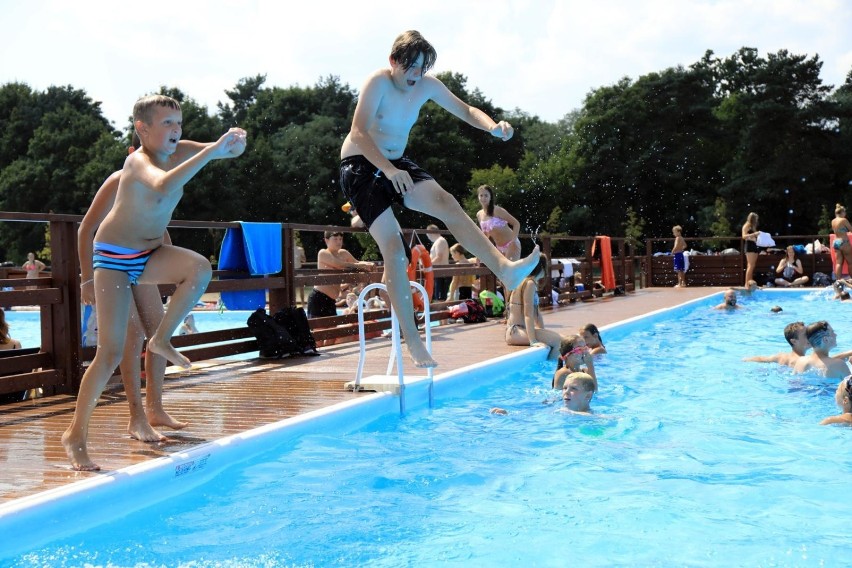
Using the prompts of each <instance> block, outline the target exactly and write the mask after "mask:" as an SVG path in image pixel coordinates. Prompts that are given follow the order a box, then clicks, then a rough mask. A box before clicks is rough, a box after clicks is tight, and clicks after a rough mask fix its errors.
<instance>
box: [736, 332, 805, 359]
mask: <svg viewBox="0 0 852 568" xmlns="http://www.w3.org/2000/svg"><path fill="white" fill-rule="evenodd" d="M784 339H786V340H787V343H789V344H790V348H791V350H790V351H785V352H783V353H776V354H775V355H768V356H760V355H759V356H757V357H747V358H745V359H743V361H750V362H753V363H778V364H779V365H785V366H787V367H792V366H794V365H795V364H796V362H797V361H798V360H799V357H803V356H804V355H805V352H807V350H808V349H810V347H811V344H810V343H808V336H807V333H806V331H805V323H804V322H801V321H794V322H793V323H788V324H787V325H786V326H785V327H784Z"/></svg>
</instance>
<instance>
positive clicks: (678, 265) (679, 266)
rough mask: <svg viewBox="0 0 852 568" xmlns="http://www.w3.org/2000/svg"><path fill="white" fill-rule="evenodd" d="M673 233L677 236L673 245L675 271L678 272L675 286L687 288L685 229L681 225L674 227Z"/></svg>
mask: <svg viewBox="0 0 852 568" xmlns="http://www.w3.org/2000/svg"><path fill="white" fill-rule="evenodd" d="M672 235H674V238H675V240H674V246H672V257H673V264H674V271H675V274H677V284H675V288H686V259H684V257H683V251H685V250H686V239H684V238H683V229H682V228H681V226H680V225H675V226H674V227H672Z"/></svg>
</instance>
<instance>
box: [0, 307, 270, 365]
mask: <svg viewBox="0 0 852 568" xmlns="http://www.w3.org/2000/svg"><path fill="white" fill-rule="evenodd" d="M251 313H252V312H250V311H240V310H234V311H231V310H224V311H221V312H220V311H218V310H198V311H194V312H192V315H193V317H194V318H195V327H197V328H198V331H219V330H222V329H233V328H238V327H245V326H246V320H248V317H249V316H250V315H251ZM6 321H7V322H8V323H9V333H10V335H11V336H12V337H14V338H15V339H17V340H18V341H20V342H21V347H23V348H24V349H26V348H28V347H38V346H39V345H41V313H40V312H39V311H38V310H10V311H7V312H6ZM256 356H257V354H256V352H252V353H241V354H239V355H231V356H229V357H227V358H228V359H245V358H251V357H256Z"/></svg>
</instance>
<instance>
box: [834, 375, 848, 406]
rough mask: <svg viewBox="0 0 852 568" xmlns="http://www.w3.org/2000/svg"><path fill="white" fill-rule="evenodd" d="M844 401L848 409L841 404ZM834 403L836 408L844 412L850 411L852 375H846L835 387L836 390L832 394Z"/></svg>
mask: <svg viewBox="0 0 852 568" xmlns="http://www.w3.org/2000/svg"><path fill="white" fill-rule="evenodd" d="M844 400H845V401H846V405H849V408H847V406H846V405H844V404H843V401H844ZM834 402H836V403H837V406H839V407H840V408H842V409H843V411H844V412H847V411H852V375H847V376H846V377H844V378H843V380H842V381H840V384H839V385H837V390H836V391H835V392H834Z"/></svg>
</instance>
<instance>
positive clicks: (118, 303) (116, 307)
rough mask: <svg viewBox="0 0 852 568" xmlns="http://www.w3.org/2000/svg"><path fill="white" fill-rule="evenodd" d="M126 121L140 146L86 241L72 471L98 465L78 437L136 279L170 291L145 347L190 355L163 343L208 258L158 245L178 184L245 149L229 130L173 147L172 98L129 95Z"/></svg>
mask: <svg viewBox="0 0 852 568" xmlns="http://www.w3.org/2000/svg"><path fill="white" fill-rule="evenodd" d="M133 124H134V127H135V128H136V133H137V134H138V136H139V138H140V139H141V140H142V148H140V149H139V150H137V151H136V152H133V153H132V154H130V155H129V156H128V157H127V159H126V160H125V162H124V168H123V169H122V171H121V179H120V181H119V185H118V192H117V194H116V198H115V204H114V205H113V207H112V209H111V210H110V212H109V213H108V214H107V216H106V218H105V219H104V220H103V222H102V223H101V225H100V227H98V230H97V233H96V235H95V244H94V255H93V258H94V286H95V307H96V310H97V317H98V349H97V352H96V353H95V358H94V360H93V361H92V364H91V365H89V368H88V369H87V370H86V372H85V374H84V375H83V380H82V382H81V384H80V392H79V393H78V395H77V406H76V409H75V411H74V418H73V420H72V421H71V425H70V426H69V427H68V429H67V430H66V431H65V433H64V434H63V435H62V444H63V445H64V446H65V451H66V452H67V454H68V457H69V459H70V460H71V465H72V467H73V468H74V469H76V470H84V471H96V470H99V469H100V467H99V466H98V465H97V464H95V463H94V462H93V461H92V460H91V459H90V457H89V454H88V451H87V447H86V439H87V436H88V429H89V420H90V418H91V416H92V413H93V412H94V410H95V406H96V405H97V402H98V398H99V397H100V395H101V393H102V392H103V389H104V386H105V385H106V383H107V381H108V380H109V378H110V376H111V375H112V372H113V370H114V369H115V368H116V366H117V365H118V363H119V361H120V360H121V356H122V350H123V348H124V340H125V335H126V333H127V321H128V317H129V312H130V303H131V301H132V290H131V286H133V285H135V284H137V283H143V284H146V283H171V284H176V285H177V289H176V290H175V293H174V295H173V296H172V299H171V302H169V307H168V310H167V311H166V313H165V315H164V316H163V320H162V322H161V323H160V325H159V326H158V327H157V330H156V332H154V334H153V335H152V336H151V337H149V338H148V350H149V351H151V352H153V353H156V354H159V355H162V356H163V357H165V358H166V359H167V360H169V361H172V362H173V363H176V364H178V365H180V366H182V367H189V366H190V361H189V359H187V358H186V357H184V356H183V355H181V354H180V353H179V352H178V351H177V350H176V349H175V348H174V347H173V346H172V345H171V343H170V338H171V336H172V334H174V332H175V330H176V329H177V327H178V326H179V325H180V324H181V322H182V321H183V318H184V317H186V314H188V313H189V311H190V310H191V309H192V307H193V306H194V305H195V303H196V302H197V301H198V299H199V298H200V297H201V294H202V293H203V292H204V290H205V289H206V287H207V283H208V282H209V281H210V277H211V275H212V271H211V268H210V262H209V261H208V260H207V259H206V258H204V257H203V256H201V255H200V254H198V253H195V252H193V251H190V250H187V249H182V248H179V247H176V246H172V245H167V244H163V234H164V233H165V230H166V226H167V225H168V223H169V221H170V220H171V216H172V212H173V211H174V208H175V207H176V206H177V204H178V202H179V201H180V198H181V196H182V195H183V186H184V185H185V184H186V183H187V182H188V181H189V180H190V179H192V177H193V176H194V175H195V174H197V173H198V172H199V171H200V170H201V168H203V167H204V166H205V165H206V164H207V163H209V162H210V161H211V160H217V159H225V158H234V157H237V156H239V155H240V154H242V153H243V151H244V150H245V147H246V140H245V136H246V134H245V131H244V130H242V129H240V128H232V129H230V130H229V131H228V132H226V133H225V134H223V135H222V136H221V137H220V138H219V140H218V141H216V142H214V143H209V144H202V143H197V142H189V141H186V142H184V143H182V144H180V146H178V143H179V142H180V136H181V124H182V115H181V110H180V105H179V104H178V102H177V101H176V100H174V99H172V98H170V97H165V96H162V95H152V96H148V97H143V98H141V99H139V100H138V101H136V104H135V105H134V107H133Z"/></svg>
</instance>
